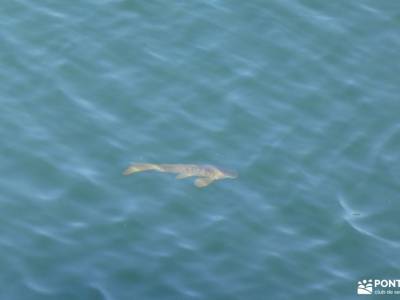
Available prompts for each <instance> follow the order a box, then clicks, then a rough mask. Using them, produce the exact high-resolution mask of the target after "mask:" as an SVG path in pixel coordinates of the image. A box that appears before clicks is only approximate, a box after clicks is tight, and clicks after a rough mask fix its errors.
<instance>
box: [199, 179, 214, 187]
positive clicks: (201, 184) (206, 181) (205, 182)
mask: <svg viewBox="0 0 400 300" xmlns="http://www.w3.org/2000/svg"><path fill="white" fill-rule="evenodd" d="M213 181H214V179H212V178H209V177H203V178H197V179H196V180H195V181H194V185H195V186H197V187H198V188H202V187H206V186H207V185H209V184H210V183H211V182H213Z"/></svg>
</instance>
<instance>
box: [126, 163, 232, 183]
mask: <svg viewBox="0 0 400 300" xmlns="http://www.w3.org/2000/svg"><path fill="white" fill-rule="evenodd" d="M149 170H154V171H158V172H167V173H175V174H178V175H176V178H177V179H182V178H187V177H192V176H197V177H198V178H197V179H196V180H195V181H194V184H195V186H197V187H199V188H202V187H205V186H207V185H209V184H210V183H212V182H213V181H215V180H221V179H225V178H237V177H238V174H237V173H236V172H233V171H226V170H222V169H219V168H217V167H215V166H212V165H186V164H143V163H138V164H132V165H130V166H129V167H128V168H127V169H126V170H125V171H124V173H123V174H124V175H130V174H132V173H137V172H142V171H149Z"/></svg>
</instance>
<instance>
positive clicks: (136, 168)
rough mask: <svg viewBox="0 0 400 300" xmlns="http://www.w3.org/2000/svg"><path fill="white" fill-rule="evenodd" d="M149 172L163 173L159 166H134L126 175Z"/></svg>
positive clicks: (125, 172)
mask: <svg viewBox="0 0 400 300" xmlns="http://www.w3.org/2000/svg"><path fill="white" fill-rule="evenodd" d="M147 170H157V171H161V172H162V171H163V170H162V169H161V168H160V167H159V166H158V165H157V164H142V163H139V164H132V165H130V166H129V167H128V168H127V169H126V170H125V171H124V173H123V174H124V175H130V174H133V173H137V172H142V171H147Z"/></svg>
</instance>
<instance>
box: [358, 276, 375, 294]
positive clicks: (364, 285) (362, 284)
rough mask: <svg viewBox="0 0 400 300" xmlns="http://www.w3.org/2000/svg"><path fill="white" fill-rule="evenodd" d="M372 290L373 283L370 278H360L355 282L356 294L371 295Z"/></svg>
mask: <svg viewBox="0 0 400 300" xmlns="http://www.w3.org/2000/svg"><path fill="white" fill-rule="evenodd" d="M372 291H373V285H372V279H368V280H366V279H364V280H362V281H361V280H360V281H359V282H358V283H357V294H358V295H372Z"/></svg>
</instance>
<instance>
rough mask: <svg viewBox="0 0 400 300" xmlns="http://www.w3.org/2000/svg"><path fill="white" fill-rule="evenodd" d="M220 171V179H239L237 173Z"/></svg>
mask: <svg viewBox="0 0 400 300" xmlns="http://www.w3.org/2000/svg"><path fill="white" fill-rule="evenodd" d="M220 171H221V174H222V176H221V178H231V179H234V178H238V177H239V174H238V172H236V171H234V170H226V169H221V170H220Z"/></svg>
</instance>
